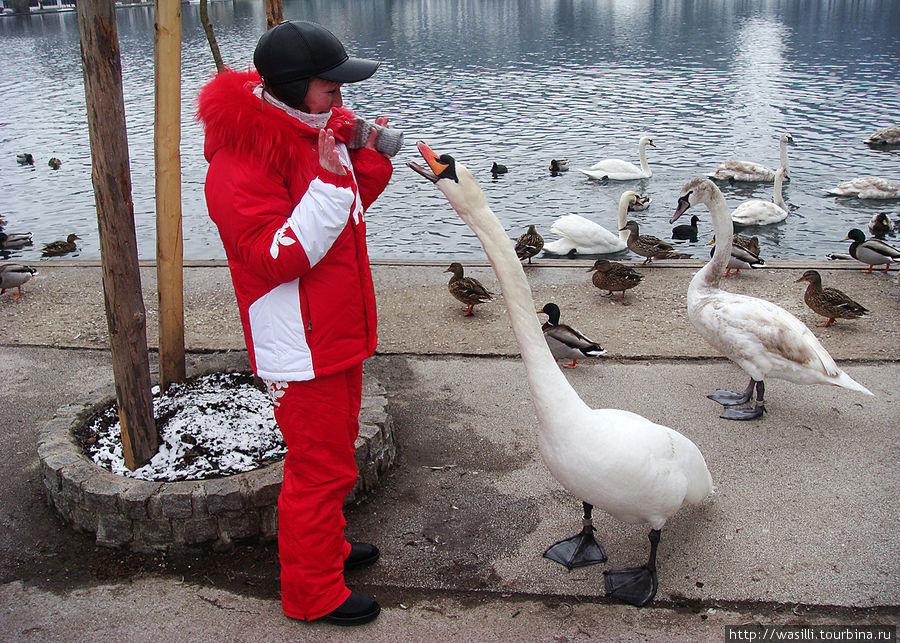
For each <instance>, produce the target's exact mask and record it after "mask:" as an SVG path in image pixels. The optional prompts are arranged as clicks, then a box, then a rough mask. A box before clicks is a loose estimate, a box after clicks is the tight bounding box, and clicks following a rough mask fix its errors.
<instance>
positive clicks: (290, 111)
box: [253, 85, 331, 129]
mask: <svg viewBox="0 0 900 643" xmlns="http://www.w3.org/2000/svg"><path fill="white" fill-rule="evenodd" d="M253 93H254V94H256V96H257V97H258V98H260V99H262V100H264V101H266V102H267V103H270V104H271V105H274V106H275V107H277V108H278V109H280V110H281V111H283V112H284V113H285V114H287V115H288V116H293V117H294V118H296V119H297V120H298V121H300V122H301V123H303V124H304V125H309V126H310V127H311V128H313V129H324V128H325V126H326V125H327V124H328V119H329V118H331V110H330V109H329V110H328V111H327V112H325V113H324V114H307V113H306V112H303V111H300V110H299V109H294V108H293V107H291V106H289V105H285V104H284V103H282V102H281V101H280V100H278V99H277V98H275V97H274V96H272V94H270V93H269V92H267V91H265V90H264V89H263V86H262V85H257V86H256V88H255V89H254V90H253Z"/></svg>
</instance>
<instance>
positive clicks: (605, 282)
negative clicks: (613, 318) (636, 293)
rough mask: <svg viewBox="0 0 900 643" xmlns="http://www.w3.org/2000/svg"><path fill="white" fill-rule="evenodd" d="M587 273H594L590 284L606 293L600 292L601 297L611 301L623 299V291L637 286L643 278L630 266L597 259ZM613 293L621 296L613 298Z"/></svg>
mask: <svg viewBox="0 0 900 643" xmlns="http://www.w3.org/2000/svg"><path fill="white" fill-rule="evenodd" d="M588 272H593V273H594V274H593V275H591V283H593V284H594V286H596V287H597V288H599V289H600V290H606V291H607V292H605V293H603V292H601V293H600V294H601V296H603V297H610V298H611V299H612V300H613V301H622V300H623V299H625V291H626V290H628V289H629V288H634V287H635V286H637V285H638V284H639V283H641V280H642V279H643V278H644V275H642V274H641V273H639V272H638V271H637V270H635V269H634V268H632V267H631V266H626V265H625V264H622V263H619V262H618V261H610V260H608V259H597V260H596V261H595V262H594V265H593V266H591V268H590V270H589V271H588ZM614 292H621V293H622V296H621V297H613V293H614Z"/></svg>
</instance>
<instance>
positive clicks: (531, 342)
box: [407, 142, 712, 605]
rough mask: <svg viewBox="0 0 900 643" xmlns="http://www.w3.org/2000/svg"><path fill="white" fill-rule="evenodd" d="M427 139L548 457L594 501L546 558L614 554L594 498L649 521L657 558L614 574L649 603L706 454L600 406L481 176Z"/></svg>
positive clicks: (613, 580) (557, 474)
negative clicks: (518, 358)
mask: <svg viewBox="0 0 900 643" xmlns="http://www.w3.org/2000/svg"><path fill="white" fill-rule="evenodd" d="M417 147H418V149H419V152H420V154H421V155H422V157H423V158H424V159H425V162H426V163H427V164H428V167H429V168H430V169H426V168H423V167H421V166H419V165H418V164H416V163H408V164H407V165H409V167H410V168H412V169H413V170H415V171H416V172H418V173H419V174H421V175H422V176H424V177H426V178H427V179H429V180H430V181H432V182H434V183H435V184H436V185H437V187H438V188H439V189H440V191H441V192H443V194H444V196H445V197H447V200H448V201H449V202H450V204H451V205H452V206H453V209H454V210H456V212H457V214H458V215H459V216H460V218H461V219H462V220H463V221H464V222H465V223H466V225H468V226H469V227H470V228H471V229H472V230H473V232H475V234H476V235H477V236H478V239H479V240H480V241H481V244H482V245H483V246H484V250H485V253H486V254H487V257H488V259H489V260H490V262H491V265H492V266H493V268H494V272H496V273H497V279H498V280H499V282H500V287H501V288H502V290H503V297H504V300H505V302H506V307H507V311H508V313H509V320H510V325H511V326H512V329H513V333H514V334H515V337H516V341H517V342H518V343H519V350H520V351H521V354H522V361H523V362H524V364H525V372H526V375H527V380H528V386H529V389H530V391H531V401H532V403H533V405H534V410H535V413H536V415H537V419H538V448H539V450H540V454H541V458H542V459H543V461H544V464H546V465H547V468H548V469H549V470H550V473H551V474H552V475H553V477H554V478H555V479H556V480H558V481H559V482H560V484H562V486H563V487H565V488H566V490H568V491H569V493H571V494H572V495H574V496H576V497H577V498H579V499H581V500H582V502H583V503H584V512H585V526H584V529H582V531H581V533H579V534H578V535H576V536H574V537H572V538H569V539H566V540H563V541H560V542H559V543H557V544H555V545H553V546H552V547H550V548H549V549H548V550H547V552H546V553H545V556H547V557H548V558H550V559H551V560H554V561H556V562H559V563H561V564H563V565H566V566H568V567H570V568H571V567H576V566H581V565H588V564H591V563H595V562H602V561H604V560H606V556H605V554H604V553H603V550H602V548H600V546H599V544H598V543H597V542H596V541H595V540H594V538H593V535H592V534H591V532H592V531H593V527H592V526H591V524H590V514H591V508H592V507H594V506H596V507H599V508H601V509H603V510H604V511H606V512H607V513H609V514H610V515H611V516H613V517H614V518H617V519H618V520H622V521H624V522H629V523H646V524H649V525H650V528H651V532H650V535H649V538H650V543H651V545H650V557H649V559H648V560H647V563H646V564H645V565H641V566H640V567H632V568H627V569H622V570H614V571H606V572H604V575H605V585H606V590H607V593H608V594H609V595H610V596H614V597H616V598H619V599H621V600H623V601H626V602H629V603H632V604H635V605H645V604H646V603H648V602H649V601H650V600H652V598H653V596H654V595H655V593H656V586H657V581H656V550H657V545H658V542H659V530H660V529H662V527H663V525H664V524H665V522H666V520H667V519H668V518H670V517H671V516H672V515H673V514H675V512H677V511H678V510H679V509H680V508H681V507H682V505H684V504H685V503H697V502H700V501H701V500H703V499H704V498H705V497H706V496H707V495H708V494H709V493H710V492H711V490H712V479H711V477H710V475H709V470H708V469H707V468H706V462H705V461H704V459H703V455H702V454H701V453H700V450H699V449H698V448H697V447H696V446H695V445H694V443H693V442H691V441H690V440H689V439H687V438H686V437H684V436H683V435H681V434H680V433H678V432H677V431H675V430H673V429H670V428H668V427H666V426H662V425H660V424H656V423H654V422H651V421H650V420H648V419H646V418H644V417H641V416H640V415H637V414H636V413H631V412H629V411H621V410H618V409H591V408H590V407H588V406H587V404H585V403H584V402H583V401H582V399H581V398H580V397H579V396H578V393H576V392H575V389H573V388H572V386H571V385H570V384H569V382H568V380H567V379H566V377H565V375H563V374H562V371H561V370H560V369H559V368H558V367H557V365H556V360H555V359H554V358H553V355H552V354H551V353H550V349H549V348H548V346H547V342H546V340H545V339H544V334H543V331H542V330H541V324H540V322H539V321H538V318H537V315H536V314H535V312H534V311H535V308H534V304H533V299H532V294H531V288H530V287H529V286H528V280H527V279H526V278H525V272H524V271H523V269H522V266H521V264H520V262H519V260H518V258H517V257H516V255H515V253H514V252H513V249H512V245H511V244H510V243H509V238H508V237H507V235H506V231H505V230H504V229H503V226H502V225H500V222H499V221H498V220H497V217H496V216H494V213H493V212H491V209H490V208H489V207H488V204H487V200H486V199H485V196H484V193H483V192H482V191H481V188H480V187H479V185H478V182H477V181H476V180H475V178H474V177H473V176H472V173H471V172H469V171H468V170H467V169H466V168H465V167H464V166H463V165H462V164H461V163H458V162H456V161H455V159H454V158H453V157H452V156H450V155H449V154H443V155H438V154H437V153H435V152H433V151H432V150H431V148H429V147H428V146H427V145H426V144H425V143H422V142H419V143H418V144H417Z"/></svg>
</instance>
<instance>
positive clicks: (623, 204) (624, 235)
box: [616, 194, 630, 244]
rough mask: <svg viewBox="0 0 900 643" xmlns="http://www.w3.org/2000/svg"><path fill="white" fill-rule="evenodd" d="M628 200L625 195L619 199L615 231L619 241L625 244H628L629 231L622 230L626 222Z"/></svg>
mask: <svg viewBox="0 0 900 643" xmlns="http://www.w3.org/2000/svg"><path fill="white" fill-rule="evenodd" d="M629 200H630V199H629V198H628V196H627V195H624V194H623V195H622V198H620V199H619V218H618V224H619V225H618V226H616V229H618V231H619V240H620V241H621V242H622V243H624V244H627V243H628V235H629V234H630V231H629V230H623V229H622V228H624V227H625V222H626V221H628V202H629Z"/></svg>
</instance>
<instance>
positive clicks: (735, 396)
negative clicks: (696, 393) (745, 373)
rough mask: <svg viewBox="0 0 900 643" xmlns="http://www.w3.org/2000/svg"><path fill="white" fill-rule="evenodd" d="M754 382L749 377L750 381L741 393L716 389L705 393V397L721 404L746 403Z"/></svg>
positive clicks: (751, 393)
mask: <svg viewBox="0 0 900 643" xmlns="http://www.w3.org/2000/svg"><path fill="white" fill-rule="evenodd" d="M754 384H756V382H755V381H754V380H753V378H750V383H749V384H748V385H747V388H746V389H744V392H743V393H734V392H732V391H725V390H722V389H717V390H716V392H715V393H713V394H712V395H707V396H706V397H708V398H709V399H711V400H713V401H714V402H718V403H719V404H721V405H722V406H737V405H739V404H746V403H747V402H749V401H750V398H751V397H752V396H753V385H754Z"/></svg>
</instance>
